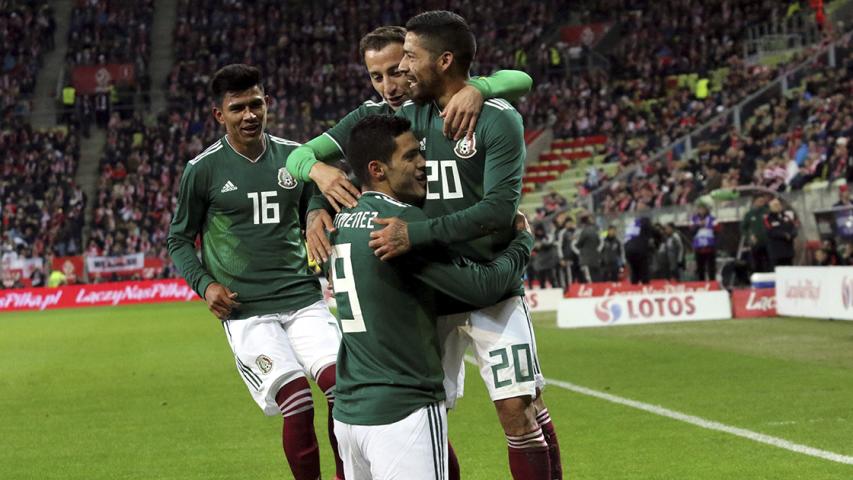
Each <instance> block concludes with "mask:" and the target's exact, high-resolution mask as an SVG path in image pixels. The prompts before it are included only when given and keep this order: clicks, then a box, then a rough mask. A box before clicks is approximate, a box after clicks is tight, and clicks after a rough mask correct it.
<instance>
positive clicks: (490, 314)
mask: <svg viewBox="0 0 853 480" xmlns="http://www.w3.org/2000/svg"><path fill="white" fill-rule="evenodd" d="M468 334H469V335H470V336H471V339H472V341H473V344H474V355H475V357H476V359H477V364H478V366H479V368H480V375H481V376H482V377H483V381H484V382H485V383H486V387H487V388H488V390H489V396H490V397H491V399H492V400H493V401H494V400H502V399H505V398H512V397H520V396H530V397H535V396H536V389H537V388H539V389H542V388H544V386H545V381H544V377H543V376H542V372H541V370H540V368H539V358H538V356H537V353H536V336H535V335H534V333H533V324H532V323H531V320H530V313H529V310H528V308H527V304H526V303H525V300H524V297H520V296H519V297H512V298H509V299H507V300H504V301H502V302H500V303H498V304H496V305H493V306H491V307H486V308H483V309H480V310H477V311H474V312H471V325H470V327H469V330H468Z"/></svg>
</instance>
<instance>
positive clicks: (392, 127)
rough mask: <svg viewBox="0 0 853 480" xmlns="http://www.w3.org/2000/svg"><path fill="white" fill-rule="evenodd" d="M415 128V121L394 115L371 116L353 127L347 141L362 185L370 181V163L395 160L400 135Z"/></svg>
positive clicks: (357, 176) (348, 151) (386, 162)
mask: <svg viewBox="0 0 853 480" xmlns="http://www.w3.org/2000/svg"><path fill="white" fill-rule="evenodd" d="M411 128H412V123H411V122H410V121H408V120H406V119H405V118H402V117H397V116H394V115H368V116H367V117H365V118H363V119H361V120H360V121H359V122H358V123H356V124H355V126H354V127H353V128H352V131H351V132H350V135H349V143H348V144H347V161H348V162H349V164H350V166H352V171H353V173H354V174H355V176H356V178H358V180H359V182H361V184H362V185H365V186H366V185H369V184H370V173H369V172H368V171H367V164H369V163H370V161H371V160H379V161H380V162H382V163H384V164H386V165H387V164H388V163H390V162H391V157H392V156H393V155H394V150H396V149H397V142H396V140H395V139H396V138H397V137H399V136H400V135H402V134H404V133H406V132H407V131H409V130H410V129H411Z"/></svg>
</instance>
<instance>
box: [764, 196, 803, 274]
mask: <svg viewBox="0 0 853 480" xmlns="http://www.w3.org/2000/svg"><path fill="white" fill-rule="evenodd" d="M764 228H765V229H766V231H767V253H768V254H769V255H770V264H771V266H772V267H773V268H776V267H778V266H780V265H792V264H793V261H794V238H796V236H797V225H796V220H795V219H794V212H792V211H785V210H784V208H783V206H782V202H781V201H780V200H779V199H778V198H774V199H773V200H771V201H770V211H769V212H768V213H767V215H765V216H764Z"/></svg>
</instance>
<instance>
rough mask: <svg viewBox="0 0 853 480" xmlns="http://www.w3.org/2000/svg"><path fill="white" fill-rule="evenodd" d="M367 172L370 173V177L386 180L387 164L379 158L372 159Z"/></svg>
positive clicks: (376, 179)
mask: <svg viewBox="0 0 853 480" xmlns="http://www.w3.org/2000/svg"><path fill="white" fill-rule="evenodd" d="M367 172H368V173H369V174H370V178H371V179H373V180H375V181H379V182H381V181H382V180H385V164H384V163H382V162H380V161H379V160H371V161H370V162H369V163H368V164H367Z"/></svg>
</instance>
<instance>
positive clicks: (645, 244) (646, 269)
mask: <svg viewBox="0 0 853 480" xmlns="http://www.w3.org/2000/svg"><path fill="white" fill-rule="evenodd" d="M656 244H657V242H656V241H655V232H654V227H653V226H652V221H651V220H649V218H648V217H640V218H637V219H635V220H634V222H633V223H632V224H631V226H629V227H628V229H627V230H626V231H625V259H626V260H627V261H628V266H629V267H630V270H631V283H632V284H634V285H636V284H638V283H641V284H648V283H649V281H650V280H651V265H650V260H651V259H650V257H651V252H654V251H655V246H656Z"/></svg>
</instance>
